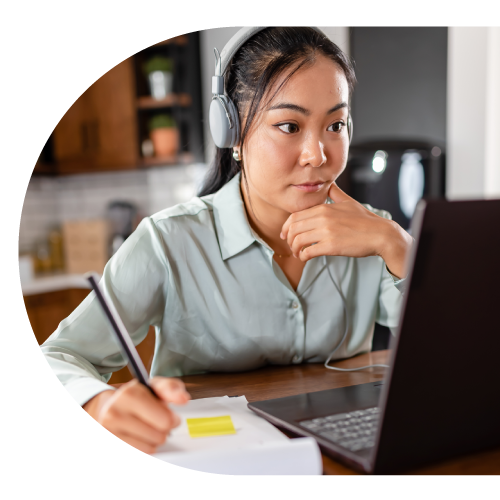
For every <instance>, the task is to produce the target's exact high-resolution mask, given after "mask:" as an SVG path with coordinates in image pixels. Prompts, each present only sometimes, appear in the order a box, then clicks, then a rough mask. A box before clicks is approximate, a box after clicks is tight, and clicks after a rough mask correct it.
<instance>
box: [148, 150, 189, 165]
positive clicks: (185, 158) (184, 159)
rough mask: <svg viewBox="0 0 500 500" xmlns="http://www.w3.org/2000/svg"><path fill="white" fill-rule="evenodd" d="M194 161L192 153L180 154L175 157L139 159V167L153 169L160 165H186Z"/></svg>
mask: <svg viewBox="0 0 500 500" xmlns="http://www.w3.org/2000/svg"><path fill="white" fill-rule="evenodd" d="M194 160H195V158H194V155H193V154H192V153H181V154H179V155H176V156H152V157H151V158H141V159H140V166H141V167H142V168H145V167H154V166H160V165H183V164H186V163H193V162H194Z"/></svg>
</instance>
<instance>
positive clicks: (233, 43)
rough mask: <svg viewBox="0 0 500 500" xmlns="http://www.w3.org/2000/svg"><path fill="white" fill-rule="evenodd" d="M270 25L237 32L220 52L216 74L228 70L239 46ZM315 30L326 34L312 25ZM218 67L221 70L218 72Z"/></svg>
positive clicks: (219, 74)
mask: <svg viewBox="0 0 500 500" xmlns="http://www.w3.org/2000/svg"><path fill="white" fill-rule="evenodd" d="M268 27H269V26H248V27H246V28H242V29H240V30H239V31H238V32H237V33H235V34H234V35H233V36H232V37H231V39H230V40H229V41H228V42H227V43H226V45H225V46H224V48H223V49H222V52H221V53H220V59H219V61H218V64H216V69H215V75H216V76H222V75H224V73H225V72H226V69H227V66H228V65H229V63H230V62H231V59H232V58H233V56H234V55H235V54H236V52H238V50H239V48H240V47H241V46H242V45H243V44H244V43H245V42H246V41H247V40H249V39H250V38H252V37H253V36H254V35H255V34H256V33H258V32H259V31H262V30H264V29H266V28H268ZM311 28H312V29H313V30H316V31H317V32H318V33H320V34H322V35H324V36H326V35H325V34H324V33H323V31H321V30H320V29H319V28H316V27H314V26H311ZM217 68H218V69H219V72H217Z"/></svg>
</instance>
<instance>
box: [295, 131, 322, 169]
mask: <svg viewBox="0 0 500 500" xmlns="http://www.w3.org/2000/svg"><path fill="white" fill-rule="evenodd" d="M325 162H326V155H325V146H324V144H323V143H322V142H321V140H320V139H319V138H318V137H317V136H316V137H315V136H314V134H311V135H309V136H308V137H307V138H306V140H305V141H304V144H303V145H302V152H301V154H300V158H299V164H300V165H301V166H302V167H307V166H308V165H309V166H311V167H321V165H323V164H324V163H325Z"/></svg>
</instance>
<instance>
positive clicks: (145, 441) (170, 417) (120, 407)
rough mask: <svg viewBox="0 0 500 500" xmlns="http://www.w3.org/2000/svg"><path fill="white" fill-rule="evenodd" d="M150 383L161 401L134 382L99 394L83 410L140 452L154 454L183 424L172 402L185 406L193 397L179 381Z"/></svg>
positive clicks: (170, 379)
mask: <svg viewBox="0 0 500 500" xmlns="http://www.w3.org/2000/svg"><path fill="white" fill-rule="evenodd" d="M149 384H150V386H151V387H152V388H153V390H154V392H155V393H156V395H157V396H158V398H155V397H154V396H153V395H152V394H151V392H150V391H149V390H148V388H147V387H145V386H144V385H142V384H141V383H140V382H138V381H137V380H136V379H134V380H131V381H130V382H127V383H126V384H123V385H122V386H121V387H120V388H119V389H117V390H113V391H104V392H101V393H99V394H98V395H97V396H94V397H93V398H92V399H91V400H90V401H88V402H87V403H86V404H84V405H83V408H84V410H85V411H87V413H89V415H91V416H92V417H93V418H94V419H95V420H97V421H98V422H99V423H100V424H101V425H102V426H103V427H105V428H106V429H108V430H109V431H110V432H112V433H113V434H114V435H115V436H117V437H119V438H120V439H122V440H123V441H125V442H127V443H129V444H130V445H132V446H134V447H135V448H137V449H138V450H141V451H143V452H145V453H154V452H155V450H156V447H157V446H159V445H161V444H163V443H164V442H165V440H166V439H167V436H168V434H169V433H170V431H171V430H172V429H173V428H175V427H177V426H178V425H179V424H180V419H179V417H178V416H177V415H176V414H175V413H174V412H173V411H172V410H170V408H169V407H168V403H173V404H176V405H182V404H185V403H187V402H188V401H189V399H190V398H191V397H190V395H189V393H188V392H187V391H186V389H185V387H184V384H183V382H182V381H180V380H178V379H174V378H165V377H153V378H151V379H150V380H149Z"/></svg>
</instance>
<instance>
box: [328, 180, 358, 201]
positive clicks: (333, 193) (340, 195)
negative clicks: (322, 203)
mask: <svg viewBox="0 0 500 500" xmlns="http://www.w3.org/2000/svg"><path fill="white" fill-rule="evenodd" d="M328 196H329V197H330V199H332V200H333V201H334V202H335V203H342V202H344V201H353V200H354V198H351V197H350V196H349V195H348V194H346V193H344V191H342V189H340V188H339V187H338V186H337V184H335V182H334V183H333V184H332V185H331V186H330V189H329V190H328Z"/></svg>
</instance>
